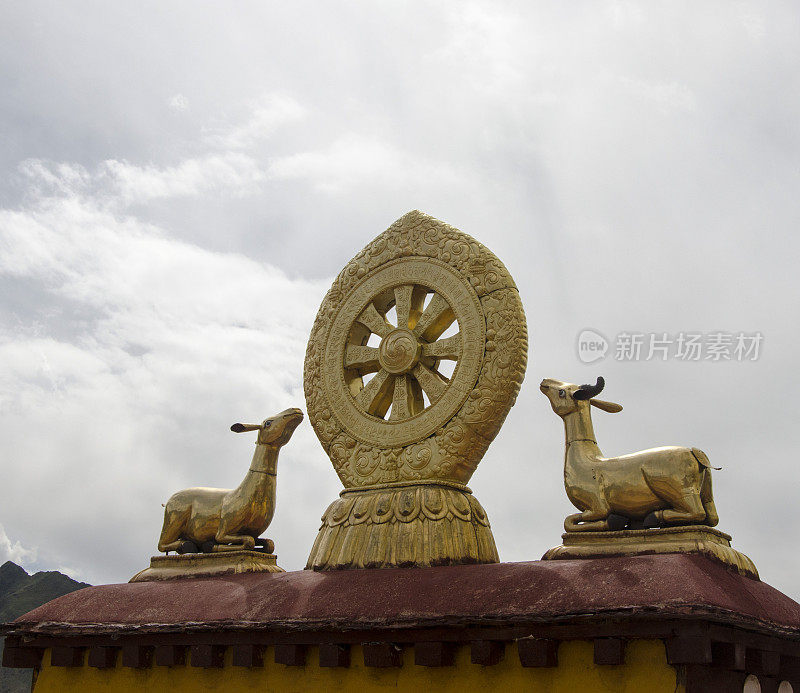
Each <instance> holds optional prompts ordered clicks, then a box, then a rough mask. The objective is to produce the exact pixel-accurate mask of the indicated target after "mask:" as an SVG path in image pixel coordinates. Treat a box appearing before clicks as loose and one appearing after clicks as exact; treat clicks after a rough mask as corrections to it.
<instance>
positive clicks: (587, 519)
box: [564, 507, 609, 532]
mask: <svg viewBox="0 0 800 693" xmlns="http://www.w3.org/2000/svg"><path fill="white" fill-rule="evenodd" d="M608 511H609V508H607V507H606V508H601V509H590V510H584V511H583V512H582V513H575V514H573V515H567V517H566V518H565V519H564V530H565V531H567V532H607V531H608V520H607V519H606V518H607V517H608Z"/></svg>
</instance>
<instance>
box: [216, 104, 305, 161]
mask: <svg viewBox="0 0 800 693" xmlns="http://www.w3.org/2000/svg"><path fill="white" fill-rule="evenodd" d="M248 106H249V108H248V114H247V117H246V118H245V119H244V120H243V122H240V123H235V124H225V125H222V126H217V127H210V128H207V129H206V132H205V138H204V139H205V141H206V142H207V143H208V144H210V145H212V146H215V147H220V148H222V149H231V150H238V149H246V148H248V147H252V146H253V145H254V144H256V143H257V142H259V141H261V140H264V139H266V138H268V137H270V136H271V135H273V134H274V133H275V131H276V130H277V129H278V128H280V127H281V126H284V125H287V124H289V123H292V122H295V121H298V120H301V119H302V118H303V117H305V115H306V113H307V111H306V109H305V108H304V107H303V106H302V105H301V104H299V103H298V102H297V101H295V100H294V99H293V98H291V97H289V96H287V95H285V94H265V95H263V96H261V98H259V99H256V100H254V101H252V102H250V104H248Z"/></svg>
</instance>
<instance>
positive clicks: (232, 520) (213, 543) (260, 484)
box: [158, 409, 303, 553]
mask: <svg viewBox="0 0 800 693" xmlns="http://www.w3.org/2000/svg"><path fill="white" fill-rule="evenodd" d="M302 420H303V412H301V411H300V410H299V409H286V410H285V411H282V412H281V413H280V414H277V415H276V416H273V417H272V418H269V419H266V420H265V421H264V422H263V423H261V424H240V423H237V424H233V426H231V430H232V431H234V432H235V433H243V432H244V431H258V439H257V441H256V450H255V452H254V453H253V460H252V462H251V463H250V469H249V470H248V471H247V475H246V476H245V478H244V480H243V481H242V483H241V484H239V486H238V487H236V488H235V489H224V488H187V489H184V490H183V491H178V492H177V493H176V494H174V495H173V496H172V497H171V498H170V499H169V500H168V501H167V504H166V506H165V509H164V526H163V528H162V529H161V537H160V538H159V540H158V550H159V551H165V552H166V551H177V552H179V553H194V552H197V551H198V549H202V550H203V551H204V552H210V551H235V550H240V549H248V550H252V549H253V548H254V547H255V545H256V539H258V537H259V535H260V534H261V533H262V532H263V531H264V530H265V529H266V528H267V527H268V526H269V523H270V522H271V521H272V515H273V513H274V512H275V479H276V476H275V475H276V472H277V463H278V453H279V452H280V450H281V448H282V447H283V446H284V445H286V443H288V442H289V439H290V438H291V437H292V434H293V433H294V430H295V429H296V428H297V427H298V426H299V425H300V422H301V421H302ZM265 548H266V550H267V553H271V552H272V548H273V545H272V542H271V541H269V540H266V542H265Z"/></svg>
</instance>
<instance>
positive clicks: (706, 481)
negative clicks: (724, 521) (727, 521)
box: [700, 469, 719, 527]
mask: <svg viewBox="0 0 800 693" xmlns="http://www.w3.org/2000/svg"><path fill="white" fill-rule="evenodd" d="M700 500H701V501H702V502H703V508H704V509H705V511H706V524H707V525H708V526H709V527H714V526H716V525H717V524H718V523H719V515H718V514H717V506H716V505H714V494H713V492H712V489H711V470H710V469H704V470H703V483H702V484H701V485H700Z"/></svg>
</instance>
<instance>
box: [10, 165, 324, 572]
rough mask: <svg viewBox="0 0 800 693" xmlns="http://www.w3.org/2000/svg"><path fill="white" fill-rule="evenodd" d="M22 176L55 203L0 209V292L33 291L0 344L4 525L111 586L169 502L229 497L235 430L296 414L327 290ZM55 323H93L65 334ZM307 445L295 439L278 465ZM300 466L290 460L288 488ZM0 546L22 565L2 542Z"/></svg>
mask: <svg viewBox="0 0 800 693" xmlns="http://www.w3.org/2000/svg"><path fill="white" fill-rule="evenodd" d="M28 166H29V168H30V170H32V171H36V172H40V173H41V178H44V179H45V180H47V181H48V182H53V183H54V185H53V188H54V189H56V190H58V194H57V195H51V196H41V195H40V196H38V197H37V196H32V197H31V198H29V199H30V201H29V204H28V205H26V206H25V207H23V208H21V209H17V210H13V211H12V210H8V209H6V210H0V277H3V276H4V277H6V278H7V279H8V280H17V281H26V282H31V281H33V282H37V283H39V284H40V285H41V286H42V287H45V293H44V295H43V297H42V303H43V304H44V305H42V306H41V308H42V310H44V311H45V317H44V318H42V319H39V318H37V317H36V315H37V313H36V311H34V315H30V314H19V315H17V318H18V320H17V322H16V324H7V325H4V326H3V329H2V330H0V363H2V364H3V368H2V369H0V411H1V412H2V413H3V418H2V422H0V436H1V437H2V438H3V440H4V445H5V446H6V453H5V455H4V486H5V491H6V493H4V496H6V494H7V497H4V499H3V514H4V518H5V521H6V524H7V526H10V524H9V523H12V524H13V526H14V527H15V528H16V531H20V525H22V526H23V527H22V530H21V531H24V532H27V533H28V534H29V535H30V536H36V535H39V533H41V534H44V535H47V536H48V542H49V544H48V547H49V548H48V551H47V552H46V556H47V559H48V560H49V561H51V562H52V563H53V564H56V563H64V564H69V565H77V564H78V560H79V557H80V556H81V555H82V554H83V552H84V551H87V550H89V546H88V543H87V542H90V543H91V545H92V546H94V547H99V550H101V551H102V552H103V553H104V555H107V556H108V557H109V559H113V558H116V559H118V560H119V563H118V564H116V565H113V566H111V565H108V566H106V567H102V566H100V565H97V564H95V565H94V566H92V567H90V568H88V570H87V571H86V573H87V576H88V577H89V578H90V579H92V580H95V581H96V580H108V579H121V578H124V577H125V571H127V572H131V573H132V572H133V571H134V570H135V569H136V568H137V566H138V564H136V563H134V562H133V561H132V560H131V556H130V553H131V547H132V546H138V547H139V549H138V551H136V553H138V559H137V560H138V561H139V562H141V561H142V560H144V558H145V557H146V555H147V554H148V553H149V552H151V551H152V549H153V547H154V544H155V541H156V539H157V536H158V527H159V525H160V514H161V508H160V503H161V502H163V501H164V500H166V498H167V497H168V495H169V494H170V493H171V492H172V491H175V490H178V489H179V488H181V487H185V486H191V485H198V484H200V485H202V484H205V485H218V486H225V485H228V486H234V485H235V484H236V483H238V477H239V476H241V475H242V474H243V470H245V469H246V465H247V461H248V455H249V453H248V452H247V450H248V447H249V445H248V444H249V443H251V441H249V440H244V437H241V439H239V438H240V437H235V436H233V435H232V434H230V433H229V432H227V433H226V431H227V427H228V426H229V425H230V424H231V423H233V420H235V419H242V418H244V419H251V420H255V421H258V420H261V419H263V418H264V417H266V416H269V415H270V414H272V413H275V412H276V411H280V410H281V409H283V408H285V407H287V406H297V405H299V404H301V403H302V388H301V384H300V382H301V377H302V354H303V351H304V347H305V341H306V339H307V335H308V331H309V329H310V325H311V322H312V320H313V317H314V311H315V307H316V305H317V304H318V302H319V300H320V299H321V296H322V294H323V293H324V289H325V285H326V283H313V282H308V281H305V280H303V279H292V278H289V277H287V276H286V275H285V274H284V273H283V272H281V271H280V270H279V269H277V268H275V267H271V266H268V265H264V264H261V263H258V262H255V261H253V260H250V259H248V258H246V257H244V256H242V255H238V254H234V253H214V252H210V251H208V250H204V249H201V248H198V247H197V246H193V245H191V244H189V243H185V242H182V241H177V240H174V239H171V238H170V237H169V236H168V235H166V234H165V233H164V232H163V231H162V230H160V229H159V228H157V227H154V226H153V225H150V224H146V223H143V222H141V221H140V220H138V219H137V218H135V217H133V216H130V215H127V216H120V215H117V214H115V213H114V212H113V211H112V210H113V209H114V208H116V207H118V206H119V205H116V204H114V203H113V202H112V203H111V204H108V199H107V196H108V190H109V188H104V189H103V188H101V189H102V190H103V192H102V196H101V199H100V200H99V201H98V200H97V199H95V198H94V197H92V191H93V190H94V189H96V187H97V186H96V185H95V183H96V181H95V180H94V179H92V178H91V177H90V176H87V175H83V174H81V175H73V171H75V170H76V168H74V167H69V166H67V167H64V166H61V165H55V166H51V167H44V166H41V165H39V164H38V163H35V162H31V163H29V164H28ZM77 170H79V169H77ZM117 170H118V169H117ZM65 171H66V173H64V172H65ZM59 174H60V175H61V177H59ZM99 175H101V176H102V175H103V174H99ZM50 176H52V179H51V178H48V177H50ZM75 180H77V181H78V184H77V185H73V181H75ZM62 181H63V182H62ZM35 187H36V186H35V185H34V186H33V188H32V190H34V189H35ZM116 190H117V194H118V195H120V196H122V197H124V196H126V195H127V189H126V188H124V186H120V187H118V188H117V189H116ZM78 191H80V192H78ZM65 311H67V312H69V311H73V312H74V311H84V312H86V313H88V314H90V315H91V316H92V317H91V319H90V321H89V323H86V324H83V325H82V326H81V329H80V331H77V332H73V333H72V334H70V333H69V332H70V331H71V330H73V329H74V327H73V326H72V325H71V323H70V322H69V319H68V317H65V315H64V312H65ZM64 329H66V330H67V334H64V332H63V330H64ZM312 437H313V436H312V434H311V432H310V430H309V429H308V428H306V429H305V430H304V431H300V432H298V433H297V434H296V440H295V441H293V443H292V446H293V448H294V451H300V450H303V449H306V450H307V449H308V448H309V446H310V445H313V441H312ZM232 450H238V452H231V451H232ZM229 457H230V459H231V462H230V463H228V462H227V459H228V458H229ZM284 457H287V458H289V459H291V458H292V457H293V455H292V453H287V454H285V455H284ZM307 457H308V455H306V458H307ZM220 460H226V461H225V462H224V463H223V464H220ZM308 464H312V465H313V464H314V462H313V461H312V462H306V461H303V459H302V458H301V459H295V460H294V465H293V467H294V470H293V471H294V473H295V474H296V475H297V476H296V479H297V480H299V479H300V478H301V477H302V476H303V474H304V473H307V471H306V472H304V471H303V470H307V469H308ZM291 474H292V472H290V473H289V475H291ZM284 483H286V482H284ZM34 488H35V489H36V492H35V493H30V489H34ZM320 502H322V500H321V501H320ZM54 518H58V520H57V521H55V520H54ZM314 522H315V521H314ZM314 522H312V524H314ZM312 531H313V530H312ZM119 536H125V537H126V540H125V543H124V544H122V543H120V542H119V540H118V539H117V537H119ZM290 536H291V532H290ZM287 543H288V541H287ZM299 544H300V542H298V545H299ZM0 547H2V548H3V549H4V550H5V551H6V553H8V554H9V556H11V557H12V560H14V559H15V558H16V559H20V560H31V557H32V556H34V554H32V553H30V552H28V551H27V550H26V549H24V548H23V545H22V544H20V542H19V541H18V542H16V543H14V544H12V543H11V542H10V541H9V540H8V539H7V537H5V534H3V535H2V537H0ZM284 553H286V552H284ZM288 553H289V555H290V556H292V557H293V560H295V561H297V562H299V561H300V560H301V559H300V557H298V556H296V555H293V554H292V552H291V551H289V552H288ZM120 571H122V572H121V573H120Z"/></svg>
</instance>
